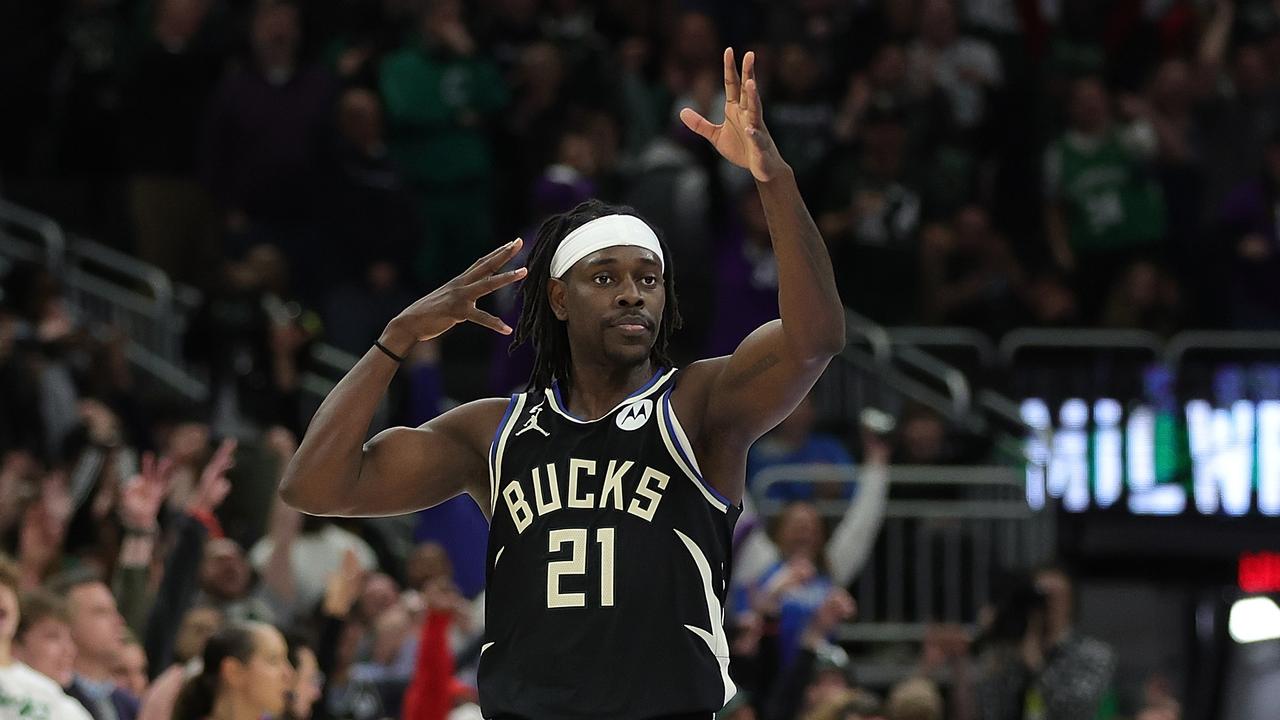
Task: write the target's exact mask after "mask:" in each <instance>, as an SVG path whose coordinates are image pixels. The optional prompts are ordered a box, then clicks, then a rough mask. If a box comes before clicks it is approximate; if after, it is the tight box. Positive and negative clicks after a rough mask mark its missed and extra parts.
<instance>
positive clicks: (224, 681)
mask: <svg viewBox="0 0 1280 720" xmlns="http://www.w3.org/2000/svg"><path fill="white" fill-rule="evenodd" d="M293 681H294V678H293V668H292V667H290V665H289V656H288V646H287V645H286V644H285V641H284V637H283V636H282V635H281V634H280V631H279V630H277V629H275V628H274V627H271V626H270V625H264V624H260V623H232V624H230V625H227V626H226V627H224V628H222V629H221V630H219V631H218V632H217V633H215V634H214V636H213V637H211V638H209V642H208V644H206V646H205V650H204V662H203V664H202V666H201V670H200V673H199V674H198V675H196V676H195V677H192V678H190V679H189V680H187V681H186V683H185V684H184V685H183V688H182V693H181V694H180V695H179V696H178V702H177V706H176V707H175V708H174V712H173V718H174V720H203V718H210V717H225V718H228V720H257V718H261V717H264V716H271V717H277V716H279V715H280V714H281V713H282V712H284V711H285V709H286V706H287V700H288V694H289V690H290V689H291V688H292V687H293Z"/></svg>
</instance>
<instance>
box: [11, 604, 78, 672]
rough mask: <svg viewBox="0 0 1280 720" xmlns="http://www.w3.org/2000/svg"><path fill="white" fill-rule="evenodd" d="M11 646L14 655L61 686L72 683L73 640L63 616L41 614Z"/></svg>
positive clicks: (74, 655) (74, 650) (73, 668)
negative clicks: (62, 618) (60, 617)
mask: <svg viewBox="0 0 1280 720" xmlns="http://www.w3.org/2000/svg"><path fill="white" fill-rule="evenodd" d="M13 649H14V657H16V658H17V659H18V660H21V661H22V662H24V663H26V664H27V665H29V666H31V668H32V669H33V670H35V671H36V672H38V673H40V674H41V675H44V676H45V677H48V678H52V679H53V681H54V682H56V683H58V685H59V686H61V687H64V688H65V687H68V686H69V685H71V679H72V676H73V675H74V674H75V662H76V644H75V643H74V642H72V640H71V627H70V626H69V625H67V624H66V623H65V622H63V621H62V620H60V619H58V618H56V617H53V616H48V617H44V618H41V619H40V620H38V621H36V622H35V623H33V624H32V625H31V627H29V628H27V630H26V632H24V633H23V634H22V637H20V638H18V640H17V642H16V643H15V644H14V647H13Z"/></svg>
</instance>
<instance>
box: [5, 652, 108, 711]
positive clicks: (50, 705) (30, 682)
mask: <svg viewBox="0 0 1280 720" xmlns="http://www.w3.org/2000/svg"><path fill="white" fill-rule="evenodd" d="M0 717H3V718H22V720H92V718H91V717H90V715H89V712H88V711H87V710H85V709H84V706H83V705H81V704H80V703H79V702H78V701H77V700H76V699H75V698H72V697H70V696H68V695H67V694H66V693H64V692H63V691H62V688H60V687H58V684H57V683H55V682H54V681H52V680H50V679H49V678H47V677H45V676H44V675H41V674H40V673H38V672H36V671H35V670H32V669H31V668H30V667H27V666H26V665H24V664H23V663H20V662H13V663H9V664H8V665H5V666H3V667H0Z"/></svg>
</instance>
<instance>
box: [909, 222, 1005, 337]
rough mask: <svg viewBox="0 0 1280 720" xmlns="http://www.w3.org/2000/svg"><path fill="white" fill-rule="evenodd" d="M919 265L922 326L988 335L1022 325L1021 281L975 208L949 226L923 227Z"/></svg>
mask: <svg viewBox="0 0 1280 720" xmlns="http://www.w3.org/2000/svg"><path fill="white" fill-rule="evenodd" d="M920 261H921V268H920V278H921V279H920V283H921V288H920V297H921V311H922V312H921V315H922V319H923V320H924V321H925V322H926V323H931V324H937V325H963V326H967V327H975V328H979V329H981V330H983V331H985V332H987V333H988V334H989V335H991V336H992V337H996V336H999V335H1001V334H1003V333H1004V331H1006V330H1010V329H1012V328H1014V327H1016V326H1018V325H1020V324H1022V323H1023V321H1024V318H1025V311H1024V309H1023V308H1024V304H1023V303H1024V299H1025V298H1026V296H1027V294H1028V292H1027V286H1026V277H1025V276H1024V274H1023V272H1022V268H1021V267H1020V266H1019V264H1018V261H1017V259H1016V258H1015V257H1014V256H1013V252H1012V250H1011V249H1010V247H1009V244H1008V242H1006V241H1005V239H1004V237H1002V236H1001V235H1000V234H999V233H997V232H996V231H995V230H994V229H993V228H992V227H991V223H990V219H989V218H988V216H987V212H986V211H985V210H984V209H982V207H981V206H978V205H968V206H966V207H965V208H963V209H962V210H961V211H960V212H959V213H957V214H956V217H955V219H954V220H953V221H952V223H951V226H950V227H946V226H940V225H934V226H930V227H929V228H926V229H925V231H924V232H923V233H922V236H921V249H920Z"/></svg>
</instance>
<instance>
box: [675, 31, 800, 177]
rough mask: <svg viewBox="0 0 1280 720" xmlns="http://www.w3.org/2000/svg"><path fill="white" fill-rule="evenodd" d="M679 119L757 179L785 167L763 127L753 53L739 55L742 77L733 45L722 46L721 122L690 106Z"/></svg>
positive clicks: (770, 175) (780, 170)
mask: <svg viewBox="0 0 1280 720" xmlns="http://www.w3.org/2000/svg"><path fill="white" fill-rule="evenodd" d="M680 120H681V121H683V122H684V124H685V126H687V127H688V128H689V129H690V130H692V131H694V132H696V133H698V134H699V135H701V136H702V137H704V138H706V139H707V141H708V142H710V143H711V144H712V145H713V146H714V147H715V149H716V152H718V153H720V154H721V155H722V156H724V159H726V160H728V161H729V162H731V163H733V164H734V165H737V166H738V167H740V168H745V169H747V170H750V171H751V175H752V176H753V177H755V179H756V180H757V181H758V182H768V181H770V180H772V179H773V178H774V177H776V176H777V175H778V174H779V173H780V172H782V171H783V170H785V169H786V162H785V161H783V159H782V156H781V155H779V154H778V147H777V146H776V145H774V144H773V139H772V138H771V137H769V131H768V130H766V129H765V127H764V110H763V109H762V108H761V107H760V89H759V87H758V86H757V85H756V54H755V53H753V52H748V53H747V54H746V55H745V56H744V57H743V58H742V78H739V77H738V65H737V63H736V62H734V59H733V48H725V51H724V122H723V123H721V124H719V125H716V124H715V123H712V122H711V121H710V120H707V119H706V118H705V117H703V116H702V115H700V114H699V113H698V112H697V111H696V110H694V109H693V108H684V109H683V110H681V111H680Z"/></svg>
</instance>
